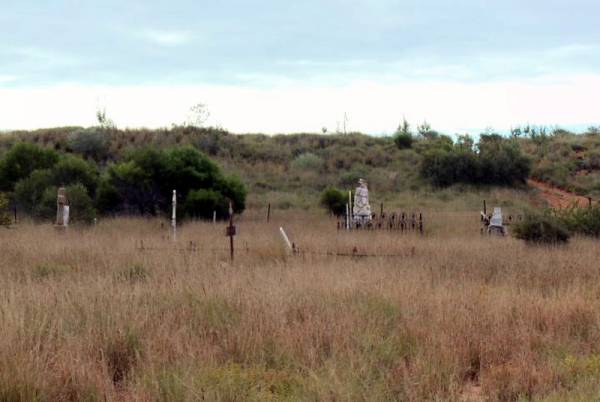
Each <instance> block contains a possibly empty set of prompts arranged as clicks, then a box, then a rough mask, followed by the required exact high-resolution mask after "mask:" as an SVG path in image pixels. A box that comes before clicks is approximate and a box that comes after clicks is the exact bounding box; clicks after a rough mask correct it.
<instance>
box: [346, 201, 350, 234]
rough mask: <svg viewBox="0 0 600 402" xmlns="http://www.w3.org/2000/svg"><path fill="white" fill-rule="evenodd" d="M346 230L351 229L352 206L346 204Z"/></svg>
mask: <svg viewBox="0 0 600 402" xmlns="http://www.w3.org/2000/svg"><path fill="white" fill-rule="evenodd" d="M346 230H350V208H349V207H348V204H346Z"/></svg>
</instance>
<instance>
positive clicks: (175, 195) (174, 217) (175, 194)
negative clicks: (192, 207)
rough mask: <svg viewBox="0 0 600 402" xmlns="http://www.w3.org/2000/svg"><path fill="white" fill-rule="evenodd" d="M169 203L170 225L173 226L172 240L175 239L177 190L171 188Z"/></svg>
mask: <svg viewBox="0 0 600 402" xmlns="http://www.w3.org/2000/svg"><path fill="white" fill-rule="evenodd" d="M171 203H172V211H171V226H172V227H173V241H177V190H173V198H172V200H171Z"/></svg>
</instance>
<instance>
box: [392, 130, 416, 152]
mask: <svg viewBox="0 0 600 402" xmlns="http://www.w3.org/2000/svg"><path fill="white" fill-rule="evenodd" d="M413 141H414V138H413V136H412V134H410V133H403V132H397V133H396V134H394V143H395V144H396V146H397V147H398V149H408V148H411V147H412V144H413Z"/></svg>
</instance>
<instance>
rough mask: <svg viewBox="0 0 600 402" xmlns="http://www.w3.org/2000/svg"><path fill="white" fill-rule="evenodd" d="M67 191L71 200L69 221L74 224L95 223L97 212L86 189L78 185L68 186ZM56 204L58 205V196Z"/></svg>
mask: <svg viewBox="0 0 600 402" xmlns="http://www.w3.org/2000/svg"><path fill="white" fill-rule="evenodd" d="M66 190H67V198H68V200H69V215H70V216H69V221H70V222H72V223H85V224H90V223H93V222H94V218H95V217H96V210H95V209H94V202H93V201H92V198H91V197H90V196H89V194H88V192H87V190H86V188H85V187H84V186H83V185H81V184H79V183H78V184H73V185H70V186H68V187H67V188H66ZM54 204H55V205H56V196H55V198H54Z"/></svg>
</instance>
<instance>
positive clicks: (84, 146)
mask: <svg viewBox="0 0 600 402" xmlns="http://www.w3.org/2000/svg"><path fill="white" fill-rule="evenodd" d="M109 146H110V143H109V138H108V135H107V132H106V130H99V129H97V128H92V129H83V130H77V131H75V132H73V133H71V134H70V135H69V147H70V148H71V149H72V150H73V152H76V153H78V154H80V155H82V156H84V157H85V158H92V159H94V160H96V161H101V160H103V159H105V158H106V157H107V156H108V148H109Z"/></svg>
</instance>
